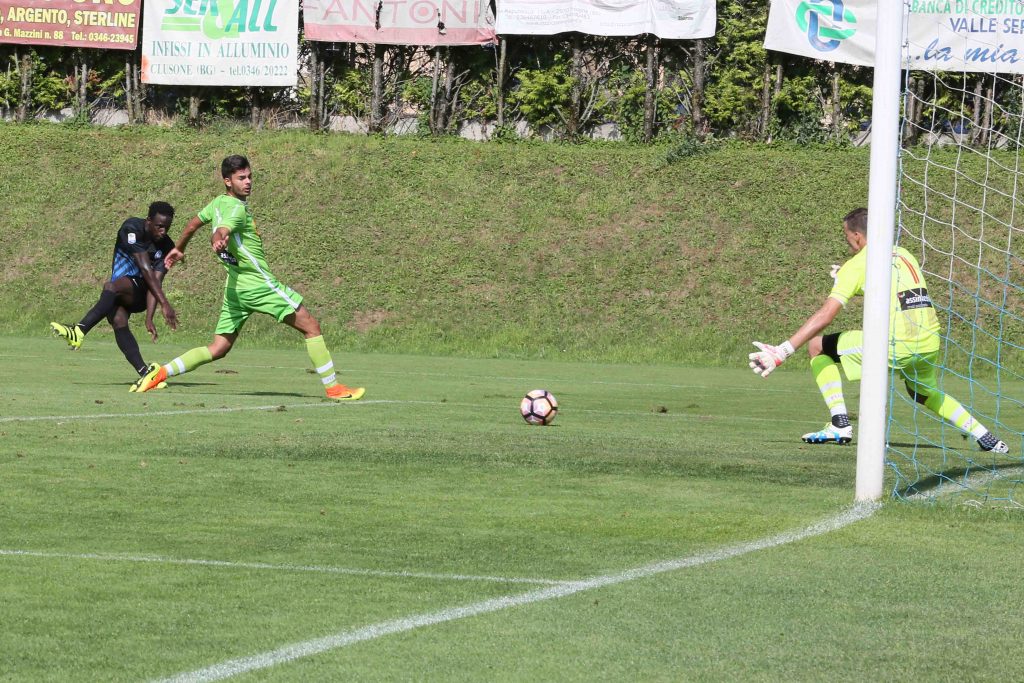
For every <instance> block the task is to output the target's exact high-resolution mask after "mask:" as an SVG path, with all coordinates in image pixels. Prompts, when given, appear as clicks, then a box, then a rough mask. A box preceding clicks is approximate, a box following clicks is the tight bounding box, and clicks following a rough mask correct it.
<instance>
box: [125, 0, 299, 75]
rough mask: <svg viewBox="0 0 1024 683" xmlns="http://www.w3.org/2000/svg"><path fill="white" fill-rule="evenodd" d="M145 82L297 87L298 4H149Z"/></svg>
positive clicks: (222, 0) (177, 0) (185, 0)
mask: <svg viewBox="0 0 1024 683" xmlns="http://www.w3.org/2000/svg"><path fill="white" fill-rule="evenodd" d="M144 12H145V14H144V20H145V22H146V25H145V30H144V31H143V32H142V82H143V83H162V84H168V85H232V86H260V85H268V86H293V85H295V83H296V82H297V80H298V59H299V2H298V0H146V7H145V10H144Z"/></svg>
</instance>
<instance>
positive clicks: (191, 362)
mask: <svg viewBox="0 0 1024 683" xmlns="http://www.w3.org/2000/svg"><path fill="white" fill-rule="evenodd" d="M212 361H213V356H212V355H211V354H210V349H208V348H206V347H205V346H197V347H196V348H194V349H189V350H188V351H186V352H185V353H183V354H181V355H180V356H178V357H177V358H175V359H174V360H172V361H171V362H170V363H167V364H165V365H164V369H165V370H167V376H168V377H174V376H175V375H184V374H185V373H186V372H191V371H192V370H195V369H196V368H198V367H199V366H201V365H206V364H207V363H210V362H212Z"/></svg>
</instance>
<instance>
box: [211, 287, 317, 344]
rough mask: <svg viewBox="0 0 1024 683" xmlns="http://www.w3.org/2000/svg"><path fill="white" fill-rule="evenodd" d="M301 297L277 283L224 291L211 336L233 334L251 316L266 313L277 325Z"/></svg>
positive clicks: (298, 303)
mask: <svg viewBox="0 0 1024 683" xmlns="http://www.w3.org/2000/svg"><path fill="white" fill-rule="evenodd" d="M301 304H302V295H301V294H299V293H298V292H296V291H295V290H294V289H292V288H291V287H288V286H287V285H282V284H281V283H280V282H278V281H277V280H271V281H269V282H268V283H267V285H266V286H264V287H256V288H255V289H242V290H239V289H225V290H224V303H223V304H221V307H220V318H218V319H217V329H216V330H214V334H234V333H235V332H238V331H239V330H240V329H242V325H244V324H245V321H246V320H248V319H249V316H250V315H252V314H253V313H266V314H267V315H270V316H273V317H274V319H275V320H277V321H278V322H281V321H282V320H284V319H285V318H287V317H288V316H289V315H291V314H292V313H294V312H295V311H297V310H298V309H299V306H300V305H301Z"/></svg>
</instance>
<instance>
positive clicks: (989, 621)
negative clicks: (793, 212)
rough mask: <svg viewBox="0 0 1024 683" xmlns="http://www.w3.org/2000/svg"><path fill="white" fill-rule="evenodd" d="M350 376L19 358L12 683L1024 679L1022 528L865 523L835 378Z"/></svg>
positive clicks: (1002, 518) (470, 369)
mask: <svg viewBox="0 0 1024 683" xmlns="http://www.w3.org/2000/svg"><path fill="white" fill-rule="evenodd" d="M185 348H186V347H184V346H176V345H170V344H167V343H164V344H161V345H159V346H157V347H153V346H150V345H149V344H148V343H147V342H143V352H144V354H145V356H146V358H147V360H162V361H165V360H168V359H169V358H170V357H171V356H172V355H176V354H177V353H180V352H181V351H183V350H184V349H185ZM335 360H336V362H337V364H338V365H339V366H340V367H341V368H343V375H342V377H343V380H344V381H346V382H349V383H354V384H361V385H365V386H366V387H367V388H368V391H367V395H366V398H365V399H364V400H363V401H361V402H358V403H350V404H344V405H332V404H328V403H326V402H324V401H322V400H321V399H320V389H319V384H318V381H317V378H316V376H315V375H313V374H310V372H309V371H307V363H308V360H307V358H306V356H305V353H304V352H303V351H302V348H301V343H300V342H299V341H298V340H296V343H295V345H294V347H292V348H282V349H274V350H255V349H251V348H247V347H246V346H245V344H244V343H243V344H240V346H239V348H238V349H236V351H234V352H233V353H232V355H231V356H229V357H228V358H227V359H225V360H224V361H221V362H219V363H217V364H214V365H211V366H207V367H205V368H202V369H200V370H198V371H196V372H195V373H193V374H189V375H186V376H185V377H182V378H181V380H180V381H178V382H173V383H172V384H171V386H170V387H169V388H168V389H166V390H164V391H160V392H151V393H149V394H145V395H135V394H130V393H128V392H127V388H128V385H129V383H130V381H131V379H132V377H131V375H132V372H131V370H130V368H129V367H128V365H127V364H126V363H125V362H124V360H123V358H121V356H120V354H119V352H118V351H117V349H116V347H115V346H114V345H113V344H112V343H111V342H110V341H109V340H108V338H103V337H102V336H100V337H97V339H96V340H93V339H90V340H89V341H87V343H86V345H85V347H83V349H82V350H81V351H79V352H75V353H72V352H69V351H67V350H66V349H65V348H64V347H63V344H62V343H61V342H59V341H57V340H52V339H47V338H45V337H44V336H43V335H42V334H41V335H39V336H38V337H32V338H26V337H0V383H2V385H3V388H4V391H3V394H2V395H0V539H2V540H0V605H2V616H0V679H3V680H12V681H43V680H52V681H95V680H118V681H120V680H154V679H161V678H165V677H172V676H177V675H182V680H213V679H215V678H219V677H221V676H227V675H232V674H238V679H239V680H254V681H255V680H274V681H279V680H280V681H306V680H509V681H511V680H515V681H521V680H530V681H539V680H581V681H582V680H665V681H667V680H723V681H725V680H729V681H734V680H766V681H767V680H787V681H819V680H851V681H852V680H858V681H860V680H910V679H918V680H972V681H980V680H992V681H995V680H999V681H1006V680H1020V679H1022V678H1024V657H1021V656H1020V643H1021V642H1024V620H1022V619H1021V616H1020V567H1021V566H1022V564H1024V546H1022V544H1021V543H1020V531H1021V529H1020V525H1021V521H1020V516H1019V513H1014V512H1009V511H1001V510H991V509H972V508H968V507H963V506H950V505H942V504H931V505H920V504H909V503H900V502H888V503H886V504H885V505H884V506H882V507H881V509H879V510H878V511H874V512H873V511H872V510H864V509H860V510H856V511H852V512H851V504H852V498H853V478H854V464H855V463H854V460H855V450H854V449H853V448H849V447H831V446H820V447H812V446H806V445H804V444H802V443H800V441H799V435H800V434H801V433H803V432H804V431H808V430H810V429H814V428H817V427H819V426H820V425H821V423H822V422H823V417H824V416H823V410H822V407H821V405H820V401H821V399H820V397H819V396H818V395H817V392H816V390H815V387H814V385H813V382H812V380H811V379H810V377H809V376H808V375H807V374H806V373H797V372H779V373H776V375H773V377H772V378H771V379H770V380H768V381H762V380H759V379H757V378H755V377H753V376H752V375H751V374H750V373H749V371H747V370H746V369H745V368H742V367H737V368H736V369H722V368H718V369H699V368H691V367H683V366H675V365H664V366H655V365H609V364H586V363H557V362H547V361H511V360H486V359H472V360H466V359H459V358H452V357H448V358H439V357H429V356H399V355H384V354H359V355H357V354H345V353H338V354H336V358H335ZM538 387H544V388H547V389H549V390H551V391H552V392H554V393H555V394H556V396H558V398H559V400H560V403H561V412H560V414H559V416H558V418H557V420H556V421H555V423H554V424H553V425H552V426H550V427H543V428H538V427H529V426H527V425H526V424H525V423H524V422H523V421H522V420H521V418H520V417H519V416H518V412H517V405H518V400H519V397H520V396H521V395H522V394H523V393H525V392H526V391H527V390H529V389H533V388H538ZM850 400H851V403H852V404H853V405H855V401H856V395H855V394H854V395H852V396H851V397H850ZM872 512H873V514H872ZM286 646H293V647H292V648H291V649H282V648H286Z"/></svg>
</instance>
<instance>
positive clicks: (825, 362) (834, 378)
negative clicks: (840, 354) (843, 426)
mask: <svg viewBox="0 0 1024 683" xmlns="http://www.w3.org/2000/svg"><path fill="white" fill-rule="evenodd" d="M811 372H813V373H814V381H815V382H817V383H818V390H819V391H821V397H822V398H824V399H825V405H827V406H828V411H829V413H830V414H832V415H846V414H847V413H846V399H845V398H844V397H843V378H842V377H840V376H839V366H838V365H836V362H835V361H834V360H832V359H831V358H829V357H828V356H826V355H824V354H822V355H820V356H815V357H814V358H812V359H811Z"/></svg>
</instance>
